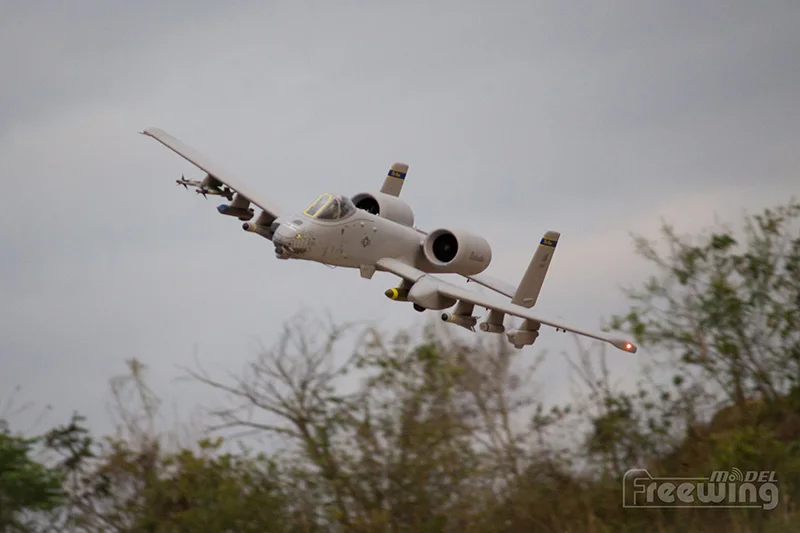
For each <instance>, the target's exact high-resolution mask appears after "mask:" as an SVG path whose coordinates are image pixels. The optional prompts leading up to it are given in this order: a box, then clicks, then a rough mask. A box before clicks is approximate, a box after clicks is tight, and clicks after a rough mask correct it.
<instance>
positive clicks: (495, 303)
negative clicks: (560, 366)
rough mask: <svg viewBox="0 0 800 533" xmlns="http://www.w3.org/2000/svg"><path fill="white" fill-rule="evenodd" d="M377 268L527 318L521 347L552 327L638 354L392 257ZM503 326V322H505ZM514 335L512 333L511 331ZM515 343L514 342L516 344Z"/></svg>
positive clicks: (613, 340) (628, 345) (616, 342)
mask: <svg viewBox="0 0 800 533" xmlns="http://www.w3.org/2000/svg"><path fill="white" fill-rule="evenodd" d="M377 266H378V267H379V268H380V269H381V270H384V271H387V272H391V273H392V274H395V275H397V276H400V277H401V278H403V279H405V280H408V281H410V282H411V283H415V284H416V283H417V282H419V281H422V280H423V278H424V283H422V284H421V285H422V286H423V287H422V289H421V290H422V291H425V292H426V293H427V294H425V295H426V296H427V295H429V294H431V293H433V292H435V293H438V294H439V295H442V296H445V297H449V298H453V299H455V300H459V301H462V302H465V303H467V304H473V305H478V306H480V307H484V308H486V309H488V310H489V311H490V315H491V312H492V311H494V312H495V313H499V314H501V315H502V314H507V315H511V316H515V317H519V318H522V319H525V325H523V328H522V329H521V330H519V331H518V332H517V333H524V334H527V333H530V334H531V335H528V336H525V335H523V337H525V338H526V339H527V338H529V337H531V336H532V339H531V340H530V342H522V343H521V344H532V343H533V339H535V338H536V336H538V328H539V325H540V324H544V325H546V326H550V327H553V328H556V329H561V330H564V331H571V332H572V333H576V334H578V335H583V336H584V337H590V338H592V339H597V340H600V341H603V342H607V343H609V344H611V345H612V346H614V347H615V348H619V349H620V350H623V351H625V352H630V353H636V350H637V347H636V345H635V344H633V343H631V342H628V341H626V340H624V339H619V338H615V337H609V336H607V335H603V334H602V333H593V332H590V331H584V330H582V329H578V328H576V327H573V326H570V325H567V324H561V323H559V322H554V321H552V320H548V319H545V318H542V317H540V316H537V315H535V314H533V313H532V312H531V310H530V309H528V308H526V307H522V306H521V305H516V304H512V303H509V302H504V301H501V300H499V299H497V298H495V297H493V295H489V294H481V293H478V292H475V291H472V290H470V289H466V288H464V287H459V286H457V285H454V284H452V283H449V282H447V281H445V280H443V279H439V278H437V277H435V276H432V275H430V274H426V273H424V272H422V271H421V270H418V269H416V268H414V267H412V266H411V265H408V264H406V263H403V262H402V261H399V260H397V259H391V258H384V259H380V260H378V262H377ZM413 289H414V288H413V287H412V289H411V290H412V292H411V293H409V296H412V295H413ZM501 323H502V322H501ZM526 326H530V329H527V328H526ZM509 333H511V332H509ZM512 342H513V341H512Z"/></svg>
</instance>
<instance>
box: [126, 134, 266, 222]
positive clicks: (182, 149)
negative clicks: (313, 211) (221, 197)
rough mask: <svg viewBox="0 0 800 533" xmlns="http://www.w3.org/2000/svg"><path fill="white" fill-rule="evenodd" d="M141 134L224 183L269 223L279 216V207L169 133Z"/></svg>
mask: <svg viewBox="0 0 800 533" xmlns="http://www.w3.org/2000/svg"><path fill="white" fill-rule="evenodd" d="M141 133H142V134H143V135H147V136H148V137H152V138H153V139H155V140H157V141H158V142H160V143H161V144H163V145H164V146H166V147H167V148H169V149H170V150H172V151H173V152H175V153H176V154H178V155H179V156H181V157H183V158H184V159H186V160H187V161H189V162H190V163H192V164H194V165H195V166H196V167H198V168H199V169H201V170H204V171H205V172H206V173H207V174H208V175H209V176H211V177H212V178H214V179H215V180H217V181H219V182H220V183H224V184H225V185H227V186H228V187H230V188H231V189H233V190H234V191H236V192H237V193H238V194H239V195H240V196H243V197H244V198H246V199H247V200H249V201H250V202H251V203H253V204H255V205H256V206H258V207H259V208H261V210H262V211H264V214H266V215H267V217H268V219H271V220H269V222H271V221H272V220H275V219H276V218H278V217H279V216H280V215H281V213H282V209H281V208H280V207H278V206H277V205H275V204H273V203H272V202H269V201H267V200H265V199H263V198H259V196H258V195H256V194H255V192H254V191H251V190H250V189H249V188H247V187H246V186H244V185H242V184H241V183H239V182H238V181H236V179H235V178H233V177H232V176H231V175H230V174H228V173H227V172H225V171H224V170H223V169H221V168H220V167H218V166H217V165H216V164H215V163H214V162H213V161H211V160H210V159H208V158H207V157H206V156H204V155H203V154H201V153H200V152H198V151H197V150H195V149H194V148H192V147H190V146H187V145H185V144H183V143H182V142H181V141H180V140H178V139H176V138H175V137H173V136H172V135H170V134H169V133H167V132H165V131H163V130H160V129H158V128H147V129H146V130H144V131H142V132H141Z"/></svg>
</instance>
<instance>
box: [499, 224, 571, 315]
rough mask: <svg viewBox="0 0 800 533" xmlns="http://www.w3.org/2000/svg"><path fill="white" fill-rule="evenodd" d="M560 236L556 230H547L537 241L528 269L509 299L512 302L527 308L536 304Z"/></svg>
mask: <svg viewBox="0 0 800 533" xmlns="http://www.w3.org/2000/svg"><path fill="white" fill-rule="evenodd" d="M560 237H561V234H560V233H559V232H557V231H548V232H546V233H545V234H544V236H543V237H542V240H541V241H539V246H538V247H537V248H536V251H535V252H534V253H533V258H532V259H531V262H530V264H529V265H528V270H526V271H525V275H524V276H522V281H520V282H519V287H517V290H516V292H515V293H514V297H513V298H512V299H511V303H512V304H517V305H521V306H522V307H528V308H530V307H533V306H534V305H536V300H537V299H538V298H539V292H540V291H541V290H542V284H543V283H544V277H545V275H546V274H547V269H548V268H549V267H550V261H552V260H553V254H554V253H555V251H556V245H557V244H558V239H559V238H560Z"/></svg>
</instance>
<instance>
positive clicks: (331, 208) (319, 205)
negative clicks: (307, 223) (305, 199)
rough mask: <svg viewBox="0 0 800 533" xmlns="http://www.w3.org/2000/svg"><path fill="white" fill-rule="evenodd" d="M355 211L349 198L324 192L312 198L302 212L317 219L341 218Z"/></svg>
mask: <svg viewBox="0 0 800 533" xmlns="http://www.w3.org/2000/svg"><path fill="white" fill-rule="evenodd" d="M355 212H356V206H355V205H353V202H352V201H351V200H350V198H347V197H346V196H339V195H334V194H330V193H327V192H324V193H322V194H320V195H319V197H317V199H316V200H314V203H312V204H311V205H310V206H308V209H306V210H305V211H304V213H305V214H306V215H308V216H310V217H311V218H316V219H319V220H341V219H343V218H347V217H349V216H350V215H352V214H353V213H355Z"/></svg>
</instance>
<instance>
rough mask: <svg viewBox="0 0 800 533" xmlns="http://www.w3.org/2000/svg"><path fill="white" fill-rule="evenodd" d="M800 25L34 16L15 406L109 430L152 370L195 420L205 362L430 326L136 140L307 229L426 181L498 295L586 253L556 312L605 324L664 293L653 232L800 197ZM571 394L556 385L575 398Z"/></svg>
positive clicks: (540, 14) (26, 69) (8, 316)
mask: <svg viewBox="0 0 800 533" xmlns="http://www.w3.org/2000/svg"><path fill="white" fill-rule="evenodd" d="M798 22H800V8H798V7H797V6H796V5H794V4H784V5H779V4H778V3H772V4H769V5H767V4H755V3H745V2H742V3H738V5H733V4H730V3H728V4H724V5H723V4H717V5H713V4H708V3H706V4H698V5H690V4H685V5H681V6H676V5H674V4H668V3H656V2H650V3H641V2H637V3H627V4H619V5H617V6H611V5H609V4H604V5H600V4H597V5H590V6H583V7H582V8H581V9H580V10H578V9H577V8H573V7H570V6H567V5H562V4H556V3H552V4H546V3H538V4H537V3H528V4H525V5H523V4H520V3H515V2H514V3H512V2H508V3H506V4H503V6H498V5H493V7H492V8H491V9H489V8H487V7H486V5H485V4H482V3H479V2H471V3H464V2H458V3H456V2H445V3H438V4H436V6H425V5H424V4H415V5H409V4H401V3H393V2H391V3H390V2H384V3H380V4H374V5H370V6H366V5H364V4H361V3H356V2H350V3H347V2H345V3H337V5H336V6H333V5H331V6H327V5H326V6H322V5H320V4H312V3H303V2H283V3H281V2H277V3H269V4H261V3H257V2H235V3H226V4H221V3H220V4H217V3H202V2H197V3H194V4H193V5H192V9H191V10H186V9H185V7H180V6H179V4H178V3H172V4H159V5H158V6H156V5H155V4H153V5H152V6H149V7H147V8H144V7H142V6H138V5H137V6H134V5H132V4H126V3H124V2H82V3H80V4H75V5H70V6H69V7H67V6H54V5H53V6H51V5H48V6H44V5H38V4H35V3H11V4H9V5H8V7H6V8H5V10H4V17H3V19H2V21H0V50H1V51H0V71H2V72H3V74H4V86H3V99H2V103H0V106H2V107H0V161H1V162H2V165H3V167H2V172H1V173H0V176H2V177H0V179H2V183H3V184H4V185H5V186H6V188H7V189H8V191H9V192H8V194H7V196H6V199H5V205H4V209H3V211H2V214H0V217H1V218H0V222H2V224H0V246H2V250H3V253H2V254H0V274H2V276H1V277H0V294H2V296H3V299H2V302H1V303H0V354H2V366H3V368H4V372H3V373H2V375H0V390H9V389H10V387H11V386H13V385H14V384H21V385H23V386H25V387H26V393H25V394H26V395H27V396H28V397H30V398H33V399H36V400H37V401H38V402H40V403H52V404H54V405H56V407H57V409H56V411H57V413H56V414H59V413H61V414H63V413H65V412H69V411H70V410H72V409H77V410H79V411H82V412H85V413H87V414H89V415H90V416H91V417H92V418H93V420H94V423H95V424H97V425H98V427H106V426H104V424H105V422H104V420H105V413H104V411H103V409H102V406H101V402H100V401H99V399H100V398H101V397H102V396H103V395H104V393H105V387H106V384H105V382H104V380H105V379H106V378H108V377H110V376H111V375H114V374H116V373H119V372H121V371H122V370H123V366H122V361H123V360H124V359H126V358H129V357H133V356H136V357H140V358H142V359H143V360H144V361H145V362H147V363H148V364H149V365H150V366H151V368H152V374H153V376H154V379H155V380H156V383H157V385H158V387H159V391H160V392H162V393H163V394H165V395H167V396H168V397H169V399H170V400H173V401H176V402H178V403H179V404H181V405H182V406H184V407H187V406H191V405H194V404H195V403H198V402H201V401H202V399H203V398H204V393H203V391H202V390H198V389H197V388H193V387H188V386H177V385H175V384H172V383H171V382H170V380H171V379H172V378H173V377H175V376H177V375H179V373H180V372H179V370H178V366H179V365H185V364H191V361H192V356H193V353H194V352H193V350H194V347H195V346H197V347H198V350H199V356H200V358H201V359H202V360H204V361H206V362H208V363H209V365H211V366H214V367H216V368H221V369H223V368H230V369H234V370H235V369H237V368H239V367H241V365H242V364H243V363H244V361H246V360H247V358H249V357H251V356H252V354H253V350H254V341H255V339H261V340H263V341H264V342H269V341H270V339H272V338H274V336H275V334H276V333H277V332H278V331H279V329H280V326H281V324H282V321H283V320H284V319H285V318H286V317H288V316H291V315H293V314H294V313H295V312H297V311H299V310H301V309H319V308H327V309H330V310H331V311H333V312H335V313H336V314H337V316H338V317H339V318H341V319H343V320H344V319H365V318H375V319H378V320H379V321H380V322H381V323H382V324H383V325H385V326H386V327H389V328H392V327H395V326H403V325H407V324H411V323H412V322H413V321H418V320H420V318H421V317H420V316H418V315H417V314H416V313H413V312H412V311H410V309H409V308H408V306H402V305H398V304H395V303H393V302H389V301H387V300H386V299H385V298H384V297H383V296H382V294H381V293H382V292H383V290H384V289H385V288H386V287H389V286H391V285H392V284H393V283H394V282H395V280H394V279H393V278H392V277H391V276H387V275H381V276H376V278H375V279H373V280H372V281H366V280H362V279H360V278H359V277H358V275H357V274H356V273H354V272H348V271H343V270H341V269H338V270H328V269H325V268H324V267H321V266H319V265H305V264H302V263H287V262H279V261H277V260H275V259H274V257H273V254H272V251H271V248H270V246H269V243H267V242H266V241H263V240H261V239H260V238H258V237H255V236H252V235H248V234H244V232H242V231H241V230H240V229H239V227H238V224H237V223H235V221H230V220H227V219H221V218H220V217H219V216H217V215H216V214H214V213H213V206H214V205H215V203H214V202H213V201H211V200H209V201H208V202H205V201H203V200H202V199H200V198H196V197H195V195H193V194H191V193H185V191H183V189H180V190H179V189H176V188H175V187H174V185H173V184H172V179H173V178H175V177H178V176H179V175H180V174H181V173H186V174H187V175H191V176H198V175H199V172H198V171H196V170H195V169H193V167H191V165H188V164H186V163H185V162H183V161H182V160H181V159H180V158H178V157H177V156H175V155H174V154H172V153H171V152H169V151H168V150H165V149H164V148H163V147H161V146H159V145H157V144H156V143H154V142H153V141H152V140H150V139H146V138H144V137H142V136H139V135H136V133H135V132H136V131H138V130H140V129H142V128H144V127H147V126H150V125H157V126H161V127H163V128H165V129H167V130H168V131H171V132H172V133H174V134H175V135H177V136H179V137H181V138H182V139H183V140H185V141H186V142H187V143H189V144H191V145H194V146H195V147H196V148H198V149H199V150H201V151H203V152H205V153H206V154H207V155H208V156H210V157H211V158H213V159H214V160H216V161H217V162H218V163H219V164H221V165H222V166H224V167H226V168H228V169H230V170H231V171H232V172H233V173H235V174H236V175H238V176H240V177H241V179H242V180H245V181H247V182H248V183H250V184H251V185H252V186H253V187H254V188H258V189H259V190H261V191H263V192H264V194H265V195H271V196H272V197H274V198H275V199H276V200H278V201H280V202H281V203H282V204H283V205H286V206H289V207H296V208H298V209H302V207H304V206H305V204H307V203H308V202H310V201H311V200H312V199H313V198H314V196H315V195H316V194H317V193H318V192H320V191H321V190H325V189H332V190H335V191H337V192H343V193H348V194H352V193H355V192H358V191H361V190H372V189H376V188H378V187H379V186H380V182H381V180H382V177H383V175H384V174H385V171H386V168H387V166H388V165H389V164H390V163H391V162H393V161H396V160H405V161H407V162H408V163H409V164H410V166H411V170H410V173H409V178H408V182H407V184H406V186H405V190H404V191H403V196H404V197H405V198H406V199H407V200H408V201H409V202H411V204H412V205H413V206H414V209H415V212H416V214H417V219H418V223H419V224H420V225H421V226H423V227H426V228H432V227H434V226H441V225H455V226H464V227H468V228H471V229H474V230H476V231H479V232H481V233H483V234H484V235H486V236H487V237H488V238H490V239H491V242H492V243H493V246H494V254H495V260H494V261H495V262H494V264H493V266H492V267H491V269H490V270H491V271H492V273H494V274H496V275H498V276H502V277H505V278H508V279H509V280H510V281H514V280H516V279H517V278H518V277H519V276H520V275H521V273H522V271H523V270H524V268H525V266H526V264H527V261H528V259H529V257H530V254H531V253H532V251H533V247H534V245H535V243H536V241H537V240H538V238H539V236H540V235H541V233H542V232H543V231H544V230H545V229H549V228H553V229H558V230H560V231H562V233H563V235H564V237H563V239H562V246H560V247H559V253H558V255H557V257H556V258H555V262H554V266H553V270H552V271H551V273H550V274H549V275H548V283H547V286H546V287H545V289H544V292H543V295H542V299H541V301H540V303H539V306H540V307H541V312H543V313H544V312H548V313H550V314H552V315H553V316H556V317H559V318H563V319H565V320H569V321H571V322H573V323H576V324H582V325H585V326H587V327H594V326H597V325H598V324H599V321H600V318H601V317H604V316H607V315H608V314H610V313H612V312H617V311H621V310H624V308H625V302H624V300H623V298H622V296H621V295H620V293H619V291H618V285H620V284H623V283H629V282H631V281H632V280H636V279H641V277H642V276H644V275H645V274H646V272H647V271H646V268H647V267H646V265H644V264H643V263H642V262H641V261H637V260H636V259H635V257H634V256H633V251H632V246H631V244H630V240H629V238H628V232H629V231H631V230H635V231H638V232H645V233H651V234H653V233H654V232H655V231H656V229H657V227H658V223H659V217H660V216H665V217H667V218H670V219H672V220H676V221H677V222H678V223H679V225H680V226H682V228H683V229H685V230H687V231H691V230H693V229H694V228H696V227H699V226H703V225H707V224H709V223H711V222H712V220H713V216H714V214H717V215H719V216H720V217H721V218H724V219H729V220H734V221H735V220H737V219H738V218H739V216H740V214H741V210H742V208H744V207H748V208H750V209H758V208H760V207H763V206H766V205H769V204H771V203H774V202H776V201H782V200H783V199H784V198H785V197H787V196H788V195H790V194H792V193H794V192H795V189H796V188H795V187H794V184H795V183H796V176H797V170H798V160H797V157H796V155H795V154H796V149H795V147H796V146H797V143H798V140H800V126H798V124H800V121H799V120H798V119H799V118H800V116H798V114H799V113H800V111H798V110H799V109H800V106H797V98H796V94H798V89H800V70H798V69H797V68H795V64H796V60H795V59H794V55H795V54H796V50H797V49H798V48H800V35H798V34H797V32H796V31H795V30H796V27H797V23H798ZM342 302H347V305H342ZM571 346H572V343H571V340H570V339H568V338H565V337H564V336H561V335H555V334H552V333H550V334H548V335H544V336H543V337H542V338H541V339H540V341H539V343H538V344H537V348H543V347H546V348H547V349H548V350H549V351H550V352H553V353H556V352H558V351H559V350H561V349H569V348H570V347H571ZM527 353H528V351H523V352H522V355H521V356H523V357H525V356H526V354H527ZM644 357H646V352H645V355H644ZM611 359H612V364H613V365H614V367H615V368H616V369H617V370H618V371H620V372H621V373H623V374H624V372H625V371H627V369H629V368H630V367H631V365H630V358H629V357H627V356H625V355H624V354H622V355H617V354H614V355H613V356H612V357H611ZM564 371H565V368H564V365H563V362H561V361H560V359H559V358H558V357H552V358H550V360H549V361H548V365H547V366H546V368H545V369H543V380H542V381H543V382H546V383H548V386H547V387H546V388H545V393H546V394H548V396H549V397H550V398H553V399H555V400H557V399H561V398H563V395H564V394H565V389H566V387H565V386H563V383H564V380H563V376H564ZM54 416H55V415H54Z"/></svg>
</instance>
